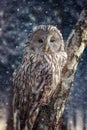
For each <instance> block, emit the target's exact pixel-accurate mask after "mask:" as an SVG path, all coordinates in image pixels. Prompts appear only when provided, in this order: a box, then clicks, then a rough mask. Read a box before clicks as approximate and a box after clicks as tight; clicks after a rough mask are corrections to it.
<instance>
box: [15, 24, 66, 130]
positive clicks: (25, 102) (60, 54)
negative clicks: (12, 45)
mask: <svg viewBox="0 0 87 130" xmlns="http://www.w3.org/2000/svg"><path fill="white" fill-rule="evenodd" d="M66 62H67V54H66V52H65V50H64V42H63V38H62V35H61V33H60V31H59V30H58V29H57V28H56V27H55V26H52V25H40V26H37V27H36V28H34V29H33V31H32V33H30V35H29V38H28V42H27V43H26V45H25V48H24V54H23V59H22V63H21V64H20V66H19V67H18V68H17V69H16V70H15V72H14V74H13V87H14V90H13V93H14V95H13V97H14V98H13V111H14V129H15V130H24V129H27V130H32V129H33V125H34V123H35V120H36V118H37V115H38V113H39V111H40V108H41V107H42V106H44V105H47V104H48V103H49V101H50V98H51V97H52V95H53V94H54V92H55V91H56V89H57V87H58V83H59V82H60V79H61V72H62V69H63V67H64V66H65V64H66Z"/></svg>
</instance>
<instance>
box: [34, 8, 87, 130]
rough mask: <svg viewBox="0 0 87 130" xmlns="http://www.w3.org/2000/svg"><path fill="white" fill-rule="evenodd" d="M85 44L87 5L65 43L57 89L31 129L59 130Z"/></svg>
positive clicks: (86, 42) (86, 43)
mask: <svg viewBox="0 0 87 130" xmlns="http://www.w3.org/2000/svg"><path fill="white" fill-rule="evenodd" d="M86 45H87V7H85V8H84V9H83V11H82V13H81V15H80V18H79V20H78V22H77V24H76V25H75V27H74V29H73V30H72V32H71V34H70V35H69V38H68V40H67V44H66V47H65V49H66V52H67V54H68V60H67V61H68V62H67V65H66V66H65V67H64V69H63V71H62V78H61V81H60V84H58V89H57V90H56V92H55V93H54V95H53V96H52V98H51V100H50V103H49V104H47V106H43V107H42V108H41V110H40V112H39V114H38V117H37V119H36V122H35V124H34V127H33V130H59V129H60V128H59V127H60V125H61V117H62V114H63V112H64V108H65V103H66V101H67V97H68V95H69V92H70V88H71V86H72V82H73V79H74V74H75V72H76V69H77V65H78V63H79V60H80V57H81V54H82V53H83V51H84V49H85V47H86Z"/></svg>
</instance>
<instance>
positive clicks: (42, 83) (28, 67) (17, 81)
mask: <svg viewBox="0 0 87 130" xmlns="http://www.w3.org/2000/svg"><path fill="white" fill-rule="evenodd" d="M13 77H14V78H13V79H14V81H13V85H14V106H15V109H20V113H21V114H20V118H21V120H23V121H24V120H27V118H29V117H30V116H32V114H33V113H35V111H38V109H39V107H40V106H41V105H42V104H44V103H46V101H47V99H48V98H49V96H50V92H51V87H50V86H51V84H52V70H51V68H50V67H49V64H48V63H47V62H46V61H45V59H43V58H41V59H39V58H38V59H36V57H31V58H30V59H29V60H28V61H27V62H24V63H22V64H21V66H20V67H19V68H18V69H17V70H16V71H15V72H14V76H13Z"/></svg>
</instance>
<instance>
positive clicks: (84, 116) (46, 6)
mask: <svg viewBox="0 0 87 130" xmlns="http://www.w3.org/2000/svg"><path fill="white" fill-rule="evenodd" d="M85 5H87V0H37V1H36V0H0V127H1V125H2V124H3V123H4V120H3V121H2V119H6V118H7V117H8V112H7V110H8V107H9V104H8V97H9V95H10V90H11V88H12V73H13V71H14V69H15V68H17V66H18V65H19V64H20V62H21V58H22V54H23V47H24V45H25V42H26V41H27V37H28V34H29V33H30V31H31V30H32V28H33V27H34V26H37V25H40V24H52V25H56V26H57V27H58V28H59V29H60V30H61V32H62V34H63V37H64V41H65V42H66V40H67V38H68V35H69V33H70V32H71V30H72V29H73V27H74V25H75V24H76V22H77V20H78V18H79V15H80V13H81V11H82V8H83V7H84V6H85ZM86 109H87V48H86V49H85V51H84V53H83V55H82V58H81V60H80V63H79V65H78V69H77V71H76V74H75V79H74V82H73V84H72V88H71V91H70V95H69V98H68V101H67V105H66V108H65V112H64V115H63V127H62V130H87V110H86ZM0 130H2V129H0Z"/></svg>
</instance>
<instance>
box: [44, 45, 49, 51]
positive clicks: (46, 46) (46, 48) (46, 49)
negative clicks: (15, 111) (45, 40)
mask: <svg viewBox="0 0 87 130" xmlns="http://www.w3.org/2000/svg"><path fill="white" fill-rule="evenodd" d="M44 49H45V52H47V51H48V49H49V47H48V45H47V44H46V45H45V47H44Z"/></svg>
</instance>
